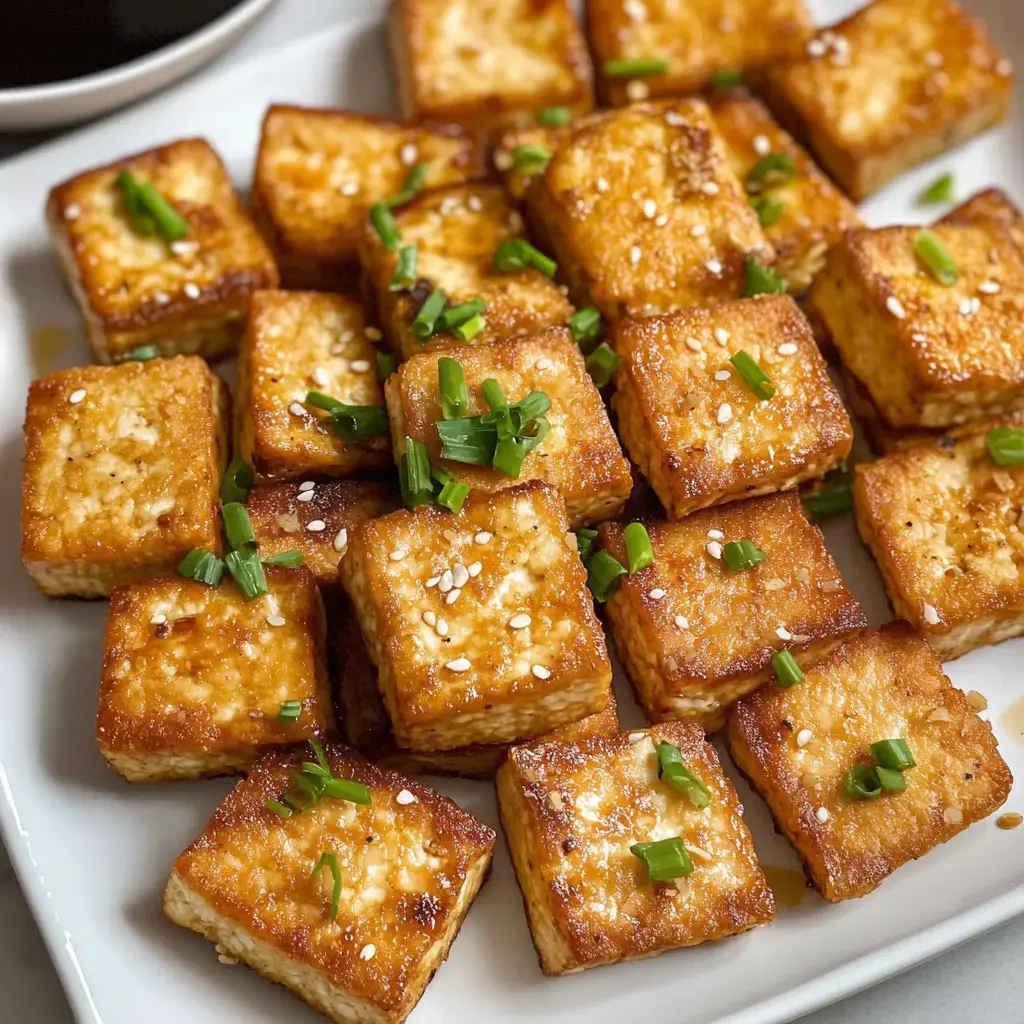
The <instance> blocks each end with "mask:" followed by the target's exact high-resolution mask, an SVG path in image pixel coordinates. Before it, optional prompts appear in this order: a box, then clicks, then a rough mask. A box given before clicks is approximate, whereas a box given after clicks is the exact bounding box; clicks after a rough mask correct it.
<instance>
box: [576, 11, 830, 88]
mask: <svg viewBox="0 0 1024 1024" xmlns="http://www.w3.org/2000/svg"><path fill="white" fill-rule="evenodd" d="M586 10H587V34H588V36H589V38H590V45H591V47H592V49H593V52H594V61H595V65H596V71H597V76H598V83H599V88H598V91H599V93H600V95H601V97H602V98H603V99H604V100H605V101H606V102H607V103H609V104H610V105H611V106H613V107H621V106H624V105H625V104H627V103H632V102H634V101H636V100H644V99H647V98H648V97H649V96H651V97H655V96H679V95H682V94H683V93H688V92H698V91H699V90H701V89H704V88H705V87H706V86H708V85H710V84H711V83H712V80H713V79H714V77H715V72H717V71H726V70H728V71H741V72H743V74H744V77H745V78H746V79H747V80H748V81H751V80H752V81H759V80H760V79H762V78H763V77H764V72H765V70H766V69H767V67H768V65H770V64H774V63H776V62H777V61H783V60H786V59H788V58H790V57H796V56H798V55H799V54H800V53H801V51H802V49H803V44H804V40H806V39H807V37H808V36H809V35H810V34H811V32H812V31H813V27H812V22H811V16H810V14H809V12H808V11H807V8H806V7H805V6H804V4H803V0H760V2H759V0H725V2H723V0H687V2H686V3H679V2H678V0H587V2H586ZM646 60H663V61H667V62H668V67H667V68H666V69H665V70H664V71H661V72H659V73H657V74H653V75H649V76H643V77H635V78H634V77H630V76H628V75H626V76H622V75H614V74H609V73H608V70H607V67H606V62H607V61H620V62H621V61H646Z"/></svg>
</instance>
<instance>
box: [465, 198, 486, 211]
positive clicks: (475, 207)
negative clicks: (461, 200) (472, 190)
mask: <svg viewBox="0 0 1024 1024" xmlns="http://www.w3.org/2000/svg"><path fill="white" fill-rule="evenodd" d="M466 205H467V206H468V207H469V209H470V210H471V211H472V212H473V213H479V212H480V211H481V210H482V209H483V208H484V201H483V200H482V199H481V198H480V197H479V196H478V195H472V196H470V197H469V198H468V199H467V200H466Z"/></svg>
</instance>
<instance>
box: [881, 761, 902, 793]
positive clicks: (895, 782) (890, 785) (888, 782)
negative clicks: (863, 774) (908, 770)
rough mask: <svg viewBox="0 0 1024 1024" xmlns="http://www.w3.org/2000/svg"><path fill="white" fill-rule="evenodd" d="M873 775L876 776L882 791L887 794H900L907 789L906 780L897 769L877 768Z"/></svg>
mask: <svg viewBox="0 0 1024 1024" xmlns="http://www.w3.org/2000/svg"><path fill="white" fill-rule="evenodd" d="M875 774H876V775H877V776H878V781H879V783H880V784H881V786H882V789H884V790H885V791H886V792H887V793H902V792H903V791H904V790H905V789H906V788H907V780H906V779H905V778H904V777H903V772H901V771H900V770H899V769H898V768H882V767H878V768H876V769H875Z"/></svg>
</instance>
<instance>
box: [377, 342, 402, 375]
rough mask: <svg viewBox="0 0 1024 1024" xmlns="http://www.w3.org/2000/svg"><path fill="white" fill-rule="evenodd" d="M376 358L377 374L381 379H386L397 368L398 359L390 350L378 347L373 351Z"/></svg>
mask: <svg viewBox="0 0 1024 1024" xmlns="http://www.w3.org/2000/svg"><path fill="white" fill-rule="evenodd" d="M373 354H374V357H375V358H376V360H377V376H378V377H379V378H380V379H381V380H387V379H388V377H390V376H391V374H393V373H394V372H395V370H397V369H398V360H396V359H395V357H394V355H393V354H392V353H391V352H388V351H386V350H385V349H382V348H378V349H376V350H375V351H374V353H373Z"/></svg>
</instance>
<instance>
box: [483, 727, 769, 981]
mask: <svg viewBox="0 0 1024 1024" xmlns="http://www.w3.org/2000/svg"><path fill="white" fill-rule="evenodd" d="M659 743H670V744H672V745H673V746H675V747H677V748H678V749H679V752H680V754H681V756H682V761H683V764H684V765H685V766H686V767H687V769H688V770H689V771H690V772H692V773H693V774H694V775H696V776H697V778H699V779H700V781H701V782H703V784H704V785H705V787H706V788H707V789H708V791H709V793H710V797H711V802H710V804H708V806H706V807H703V808H697V807H696V806H694V804H693V803H691V801H690V799H689V797H688V796H686V795H685V794H683V793H681V792H679V791H678V790H676V789H675V788H674V787H672V786H670V785H669V784H668V783H667V782H665V781H663V780H661V779H660V778H659V777H658V753H657V747H656V744H659ZM497 788H498V807H499V809H500V811H501V822H502V825H503V827H504V831H505V838H506V840H507V841H508V848H509V853H510V854H511V856H512V864H513V866H514V868H515V871H516V877H517V878H518V880H519V888H520V889H522V891H523V903H524V905H525V907H526V915H527V918H528V919H529V922H530V931H531V932H532V934H533V944H534V946H536V948H537V955H538V958H539V959H540V966H541V970H543V971H544V973H545V974H556V975H557V974H570V973H573V972H575V971H582V970H585V969H586V968H588V967H597V966H599V965H601V964H613V963H620V962H622V961H624V960H635V959H638V958H640V957H647V956H657V955H658V954H659V953H664V952H666V951H667V950H670V949H679V948H682V947H684V946H696V945H698V944H700V943H701V942H709V941H713V940H715V939H724V938H726V937H727V936H730V935H737V934H739V933H741V932H745V931H748V930H749V929H751V928H754V927H756V926H757V925H760V924H767V923H768V922H769V921H771V920H772V918H773V917H774V916H775V900H774V897H773V896H772V891H771V889H769V888H768V885H767V883H766V882H765V878H764V874H763V873H762V871H761V867H760V865H759V864H758V862H757V857H756V856H755V854H754V844H753V841H752V840H751V838H750V833H749V831H748V830H747V826H746V824H745V823H744V821H743V809H742V807H741V806H740V802H739V800H738V799H737V796H736V791H735V790H734V789H733V787H732V783H731V782H729V780H728V779H727V778H726V777H725V775H724V774H723V772H722V768H721V766H720V764H719V763H718V755H717V754H716V753H715V748H714V747H712V746H711V744H710V743H708V742H707V741H706V740H705V739H704V732H703V730H702V729H701V728H700V727H699V726H696V725H688V724H684V723H682V722H670V723H668V724H667V725H656V726H654V727H653V728H650V729H643V730H638V731H636V732H630V733H618V734H616V735H615V736H610V737H596V738H593V739H589V740H581V741H579V742H577V743H533V744H529V745H528V746H522V747H513V748H512V750H511V751H509V756H508V760H507V761H506V762H505V764H504V765H503V766H502V767H501V768H500V769H499V771H498V780H497ZM675 837H678V838H679V839H681V840H682V842H683V845H684V847H685V849H686V851H687V854H688V856H689V858H690V862H691V864H692V871H691V872H690V873H689V874H687V875H685V876H683V877H680V878H677V879H675V880H674V881H671V882H652V881H651V879H650V875H649V872H648V868H647V866H646V864H645V863H644V861H642V860H641V859H640V858H639V857H638V856H636V855H634V854H633V853H632V852H631V851H630V848H631V847H632V846H633V845H634V844H637V843H649V842H658V841H660V840H665V839H671V838H675ZM610 894H613V895H610Z"/></svg>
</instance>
